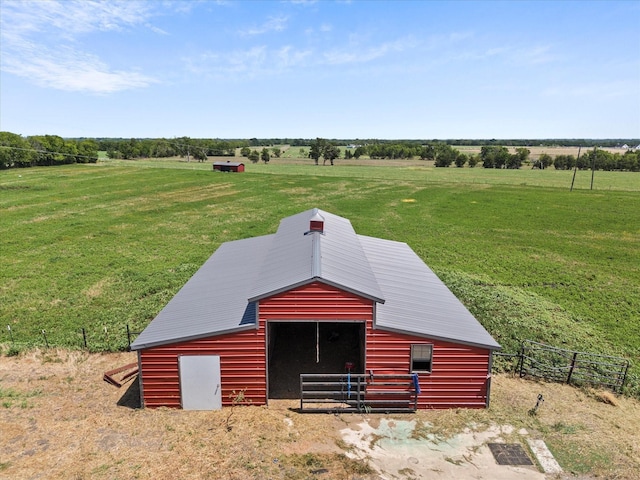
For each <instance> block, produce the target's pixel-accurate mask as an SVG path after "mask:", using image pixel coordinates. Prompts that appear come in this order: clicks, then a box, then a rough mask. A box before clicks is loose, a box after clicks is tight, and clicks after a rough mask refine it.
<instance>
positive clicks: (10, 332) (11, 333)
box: [7, 325, 16, 345]
mask: <svg viewBox="0 0 640 480" xmlns="http://www.w3.org/2000/svg"><path fill="white" fill-rule="evenodd" d="M7 330H9V336H10V337H11V344H12V345H15V343H16V342H14V341H13V332H12V331H11V325H7Z"/></svg>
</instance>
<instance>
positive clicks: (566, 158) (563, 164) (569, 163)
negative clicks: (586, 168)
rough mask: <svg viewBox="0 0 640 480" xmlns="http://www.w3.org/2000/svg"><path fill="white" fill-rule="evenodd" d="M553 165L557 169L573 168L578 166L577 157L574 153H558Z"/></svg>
mask: <svg viewBox="0 0 640 480" xmlns="http://www.w3.org/2000/svg"><path fill="white" fill-rule="evenodd" d="M553 166H554V168H555V169H556V170H571V169H572V168H573V167H575V166H576V158H575V157H574V156H573V155H556V158H554V159H553Z"/></svg>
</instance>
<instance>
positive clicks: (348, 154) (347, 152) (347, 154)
mask: <svg viewBox="0 0 640 480" xmlns="http://www.w3.org/2000/svg"><path fill="white" fill-rule="evenodd" d="M344 158H346V159H347V160H348V159H350V158H353V152H352V151H351V149H349V148H347V149H346V150H345V151H344Z"/></svg>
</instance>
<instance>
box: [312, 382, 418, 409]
mask: <svg viewBox="0 0 640 480" xmlns="http://www.w3.org/2000/svg"><path fill="white" fill-rule="evenodd" d="M418 393H419V385H418V384H417V379H416V377H415V376H414V375H403V374H399V375H392V374H380V375H374V374H373V373H369V374H348V373H341V374H307V373H302V374H300V411H301V412H311V411H313V412H338V411H339V412H366V413H369V412H415V410H416V408H417V406H418Z"/></svg>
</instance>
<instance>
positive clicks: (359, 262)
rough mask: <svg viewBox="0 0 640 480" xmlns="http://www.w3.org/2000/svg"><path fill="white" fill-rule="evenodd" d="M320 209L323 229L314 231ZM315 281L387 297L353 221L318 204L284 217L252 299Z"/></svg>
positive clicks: (379, 298) (378, 299)
mask: <svg viewBox="0 0 640 480" xmlns="http://www.w3.org/2000/svg"><path fill="white" fill-rule="evenodd" d="M318 214H319V215H321V216H322V217H324V231H323V232H322V233H320V232H310V231H309V227H310V222H311V219H312V218H314V220H315V219H316V217H315V216H316V215H318ZM314 280H321V281H323V282H324V283H327V284H330V285H334V286H336V287H339V288H341V289H343V290H346V291H349V292H352V293H355V294H357V295H360V296H362V297H365V298H369V299H371V300H374V301H376V302H384V297H383V295H382V292H381V290H380V287H379V286H378V282H377V281H376V277H375V275H374V274H373V271H372V270H371V266H370V265H369V261H368V260H367V258H366V257H365V255H364V251H363V250H362V246H361V245H360V241H359V240H358V236H357V235H356V232H355V231H354V230H353V227H352V226H351V222H350V221H349V220H347V219H346V218H342V217H338V216H337V215H333V214H331V213H328V212H324V211H322V210H318V209H313V210H307V211H305V212H302V213H299V214H297V215H293V216H291V217H288V218H285V219H283V220H282V221H281V222H280V227H279V228H278V231H277V233H276V234H275V236H274V238H273V242H272V243H271V248H270V249H269V251H268V252H267V256H266V258H265V260H264V263H263V265H262V269H261V270H260V273H259V275H258V278H257V279H256V282H255V284H254V288H253V289H252V290H251V294H250V296H249V300H250V301H256V300H260V299H261V298H266V297H270V296H272V295H275V294H277V293H280V292H284V291H287V290H290V289H291V288H295V287H297V286H300V285H306V284H308V283H311V282H312V281H314Z"/></svg>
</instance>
